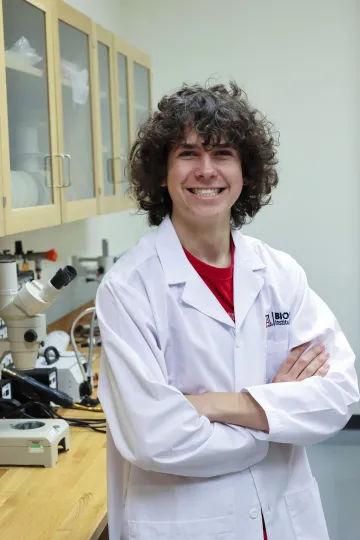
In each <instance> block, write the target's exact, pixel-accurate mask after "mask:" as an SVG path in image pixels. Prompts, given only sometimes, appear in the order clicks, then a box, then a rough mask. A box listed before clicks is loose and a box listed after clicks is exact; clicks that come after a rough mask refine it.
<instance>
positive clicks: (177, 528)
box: [128, 517, 234, 540]
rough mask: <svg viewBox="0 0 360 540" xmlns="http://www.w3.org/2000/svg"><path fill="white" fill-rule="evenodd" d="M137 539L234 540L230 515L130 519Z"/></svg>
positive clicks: (134, 536)
mask: <svg viewBox="0 0 360 540" xmlns="http://www.w3.org/2000/svg"><path fill="white" fill-rule="evenodd" d="M128 523H129V538H136V539H137V540H234V532H233V530H232V529H233V527H232V523H231V521H230V518H229V517H222V518H215V519H202V520H196V521H129V522H128Z"/></svg>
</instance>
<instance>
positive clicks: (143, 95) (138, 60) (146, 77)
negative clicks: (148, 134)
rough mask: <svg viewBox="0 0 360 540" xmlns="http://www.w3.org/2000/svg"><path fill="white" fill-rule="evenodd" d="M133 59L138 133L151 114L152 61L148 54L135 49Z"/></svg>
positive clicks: (135, 114) (134, 107)
mask: <svg viewBox="0 0 360 540" xmlns="http://www.w3.org/2000/svg"><path fill="white" fill-rule="evenodd" d="M131 59H132V76H133V95H132V99H133V102H132V107H133V111H134V112H133V114H134V116H135V119H134V120H135V129H136V131H137V130H138V128H139V126H140V125H141V124H142V123H143V122H145V120H147V119H148V118H149V116H150V113H151V85H150V59H149V57H148V56H147V55H146V54H144V53H141V52H140V51H137V50H135V49H134V50H133V51H132V54H131Z"/></svg>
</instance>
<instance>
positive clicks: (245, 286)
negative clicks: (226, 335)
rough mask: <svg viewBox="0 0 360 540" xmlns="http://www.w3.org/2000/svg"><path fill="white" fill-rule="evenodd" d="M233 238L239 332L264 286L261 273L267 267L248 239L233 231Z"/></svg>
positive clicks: (235, 299) (236, 313)
mask: <svg viewBox="0 0 360 540" xmlns="http://www.w3.org/2000/svg"><path fill="white" fill-rule="evenodd" d="M232 236H233V241H234V244H235V266H234V308H235V321H236V331H237V332H238V331H239V329H240V328H241V325H242V324H243V322H244V320H245V317H246V315H247V314H248V312H249V310H250V308H251V306H252V305H253V303H254V302H255V300H256V298H257V296H258V294H259V293H260V291H261V289H262V287H263V285H264V279H263V277H262V275H261V274H262V273H261V272H259V271H260V270H262V269H263V268H265V265H264V263H263V262H262V261H261V259H260V257H259V256H258V255H257V254H256V252H255V251H254V249H253V247H252V246H251V245H250V244H249V243H248V242H247V241H246V237H244V236H243V235H242V234H241V233H240V232H239V231H233V232H232Z"/></svg>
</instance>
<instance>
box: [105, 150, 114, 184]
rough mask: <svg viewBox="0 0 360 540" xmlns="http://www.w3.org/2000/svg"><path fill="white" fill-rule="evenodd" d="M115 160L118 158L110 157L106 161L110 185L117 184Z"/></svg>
mask: <svg viewBox="0 0 360 540" xmlns="http://www.w3.org/2000/svg"><path fill="white" fill-rule="evenodd" d="M115 159H116V158H112V157H109V158H107V160H106V167H107V173H108V179H107V181H108V182H109V184H115ZM109 178H112V180H111V181H110V180H109Z"/></svg>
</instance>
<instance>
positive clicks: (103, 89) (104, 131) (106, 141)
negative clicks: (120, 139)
mask: <svg viewBox="0 0 360 540" xmlns="http://www.w3.org/2000/svg"><path fill="white" fill-rule="evenodd" d="M98 62H99V82H98V84H99V87H100V88H99V97H100V120H101V155H102V178H103V189H104V196H105V197H109V196H113V195H115V178H114V156H113V136H112V121H111V84H110V49H109V47H108V46H107V45H105V44H104V43H101V42H99V43H98Z"/></svg>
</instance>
